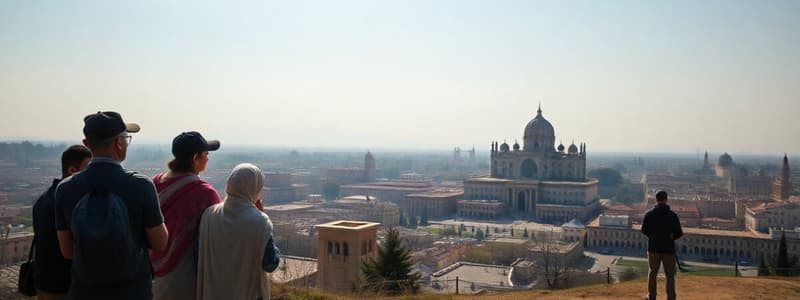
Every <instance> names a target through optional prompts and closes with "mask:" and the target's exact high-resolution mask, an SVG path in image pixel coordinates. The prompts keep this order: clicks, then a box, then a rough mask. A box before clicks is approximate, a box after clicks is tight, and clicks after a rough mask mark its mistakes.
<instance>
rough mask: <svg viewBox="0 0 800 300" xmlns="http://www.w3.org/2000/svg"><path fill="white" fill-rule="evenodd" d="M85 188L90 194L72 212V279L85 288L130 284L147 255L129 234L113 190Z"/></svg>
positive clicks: (122, 208) (125, 216)
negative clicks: (88, 286)
mask: <svg viewBox="0 0 800 300" xmlns="http://www.w3.org/2000/svg"><path fill="white" fill-rule="evenodd" d="M128 175H132V173H129V174H128ZM120 177H122V176H120ZM125 177H127V176H125ZM118 181H122V178H121V180H118ZM88 185H89V186H90V187H91V189H90V192H89V193H87V194H85V195H83V197H81V199H80V200H79V201H78V203H77V204H76V205H75V208H74V209H73V211H72V222H71V226H72V236H73V252H74V253H73V261H72V264H73V276H74V278H75V280H76V282H78V283H80V284H87V285H112V284H118V283H124V282H128V281H131V280H133V279H135V278H136V276H137V275H140V274H141V272H142V270H140V269H141V268H142V266H143V263H142V260H143V259H144V257H145V255H147V252H146V250H145V247H144V245H143V243H141V241H136V240H134V238H133V235H132V234H131V226H130V219H129V218H128V208H127V206H126V205H125V201H124V200H123V199H122V198H121V197H120V196H119V195H117V194H115V193H114V192H112V191H113V190H114V189H113V188H112V189H108V188H107V187H105V188H98V187H95V186H92V184H91V183H89V184H88ZM116 185H117V184H114V185H111V187H116Z"/></svg>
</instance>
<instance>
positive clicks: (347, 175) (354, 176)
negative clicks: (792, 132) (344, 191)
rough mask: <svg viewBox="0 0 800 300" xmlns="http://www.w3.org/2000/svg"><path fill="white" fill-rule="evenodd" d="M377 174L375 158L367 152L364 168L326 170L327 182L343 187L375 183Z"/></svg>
mask: <svg viewBox="0 0 800 300" xmlns="http://www.w3.org/2000/svg"><path fill="white" fill-rule="evenodd" d="M376 174H377V169H376V165H375V157H374V156H373V155H372V152H369V151H367V154H365V155H364V167H363V168H330V169H327V170H326V178H325V180H326V181H328V182H336V183H338V184H341V185H347V184H355V183H363V182H373V181H375V178H376Z"/></svg>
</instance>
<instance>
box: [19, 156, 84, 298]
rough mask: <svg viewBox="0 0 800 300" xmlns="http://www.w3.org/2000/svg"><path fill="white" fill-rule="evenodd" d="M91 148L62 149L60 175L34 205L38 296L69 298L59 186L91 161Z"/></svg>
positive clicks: (68, 274) (68, 271)
mask: <svg viewBox="0 0 800 300" xmlns="http://www.w3.org/2000/svg"><path fill="white" fill-rule="evenodd" d="M91 158H92V152H90V151H89V149H88V148H86V147H84V146H82V145H73V146H71V147H69V148H67V150H64V153H61V179H53V185H52V186H50V188H49V189H47V192H45V193H44V194H42V196H41V197H39V199H38V200H36V203H35V204H34V205H33V233H34V236H33V239H34V240H35V241H36V246H35V248H36V250H35V251H34V253H35V259H34V261H36V267H35V270H34V272H33V275H34V278H35V280H34V281H33V282H34V284H35V285H36V296H37V298H38V299H39V300H58V299H67V291H68V290H69V284H70V268H71V266H72V261H70V260H68V259H66V258H64V256H63V255H61V250H60V249H59V247H58V237H57V236H56V220H55V214H56V203H55V202H56V196H55V193H56V186H58V183H59V182H61V180H62V179H64V178H67V177H70V176H72V174H75V173H77V172H78V171H80V170H83V169H84V168H86V166H88V165H89V160H90V159H91Z"/></svg>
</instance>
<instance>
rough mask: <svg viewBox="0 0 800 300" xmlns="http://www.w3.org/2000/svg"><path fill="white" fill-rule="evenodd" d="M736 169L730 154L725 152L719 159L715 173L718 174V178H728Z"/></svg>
mask: <svg viewBox="0 0 800 300" xmlns="http://www.w3.org/2000/svg"><path fill="white" fill-rule="evenodd" d="M734 167H735V165H734V163H733V157H731V155H730V154H728V152H725V153H724V154H722V155H720V156H719V159H718V160H717V166H716V168H715V169H714V171H715V173H716V174H717V177H721V178H727V177H730V176H731V175H732V174H733V169H734Z"/></svg>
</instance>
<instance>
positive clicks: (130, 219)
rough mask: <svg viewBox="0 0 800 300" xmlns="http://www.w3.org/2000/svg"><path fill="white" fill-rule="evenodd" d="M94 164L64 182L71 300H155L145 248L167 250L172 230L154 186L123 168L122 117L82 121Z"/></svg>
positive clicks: (62, 241)
mask: <svg viewBox="0 0 800 300" xmlns="http://www.w3.org/2000/svg"><path fill="white" fill-rule="evenodd" d="M83 122H84V126H83V134H84V137H85V139H84V140H83V143H84V145H86V146H87V147H88V148H89V149H90V150H91V151H92V154H93V155H94V156H93V158H92V160H91V161H90V163H89V166H88V167H87V168H86V169H84V170H83V171H82V172H80V173H77V174H75V175H73V176H71V177H69V178H67V179H64V180H63V181H61V183H59V185H58V187H57V188H56V196H55V199H56V200H55V207H56V208H55V210H56V213H55V222H56V230H57V235H58V242H59V247H60V249H61V254H62V255H63V256H64V257H65V258H67V259H72V282H71V284H70V288H69V298H70V299H150V298H152V273H151V272H152V270H151V265H150V257H149V255H148V251H147V249H148V248H150V249H154V250H164V249H165V248H166V245H167V239H168V236H169V234H168V232H167V227H166V226H165V225H164V218H163V216H162V215H161V209H160V208H159V203H158V194H157V193H156V189H155V186H154V185H153V182H152V181H151V180H150V178H148V177H147V176H143V175H140V174H136V173H135V172H130V171H127V170H125V169H124V168H123V167H122V165H121V164H120V163H121V162H122V161H123V160H125V156H126V153H127V150H128V145H129V144H130V143H131V136H130V135H129V134H130V133H135V132H139V129H140V127H139V125H137V124H134V123H125V122H124V121H123V120H122V116H121V115H120V114H119V113H116V112H110V111H106V112H97V113H95V114H91V115H88V116H86V117H85V118H84V119H83Z"/></svg>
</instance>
